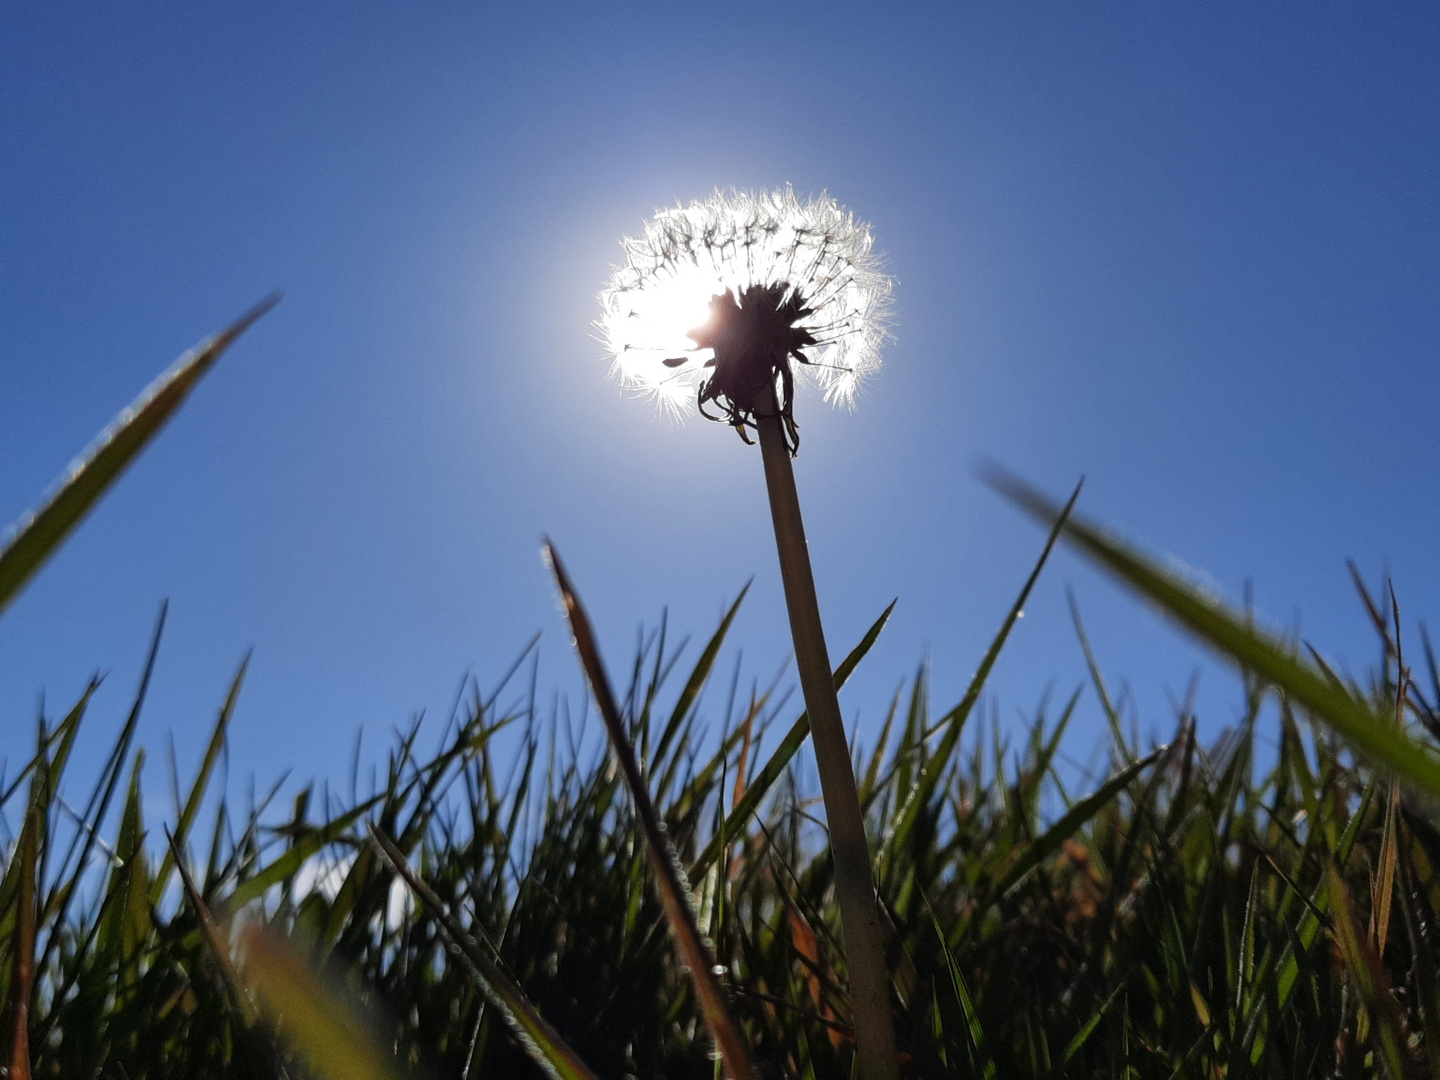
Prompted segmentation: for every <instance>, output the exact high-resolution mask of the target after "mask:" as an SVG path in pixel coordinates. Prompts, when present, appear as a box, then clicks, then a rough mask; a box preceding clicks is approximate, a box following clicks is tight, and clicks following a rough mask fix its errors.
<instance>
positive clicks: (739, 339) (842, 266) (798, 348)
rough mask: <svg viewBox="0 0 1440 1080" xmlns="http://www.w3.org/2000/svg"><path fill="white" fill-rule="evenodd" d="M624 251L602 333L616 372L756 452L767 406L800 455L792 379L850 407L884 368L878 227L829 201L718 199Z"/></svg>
mask: <svg viewBox="0 0 1440 1080" xmlns="http://www.w3.org/2000/svg"><path fill="white" fill-rule="evenodd" d="M622 246H623V247H624V249H625V264H624V265H623V266H619V267H616V268H615V271H614V273H613V274H612V275H611V278H610V283H609V284H608V285H607V286H606V288H605V290H604V291H603V292H602V293H601V294H600V304H601V311H602V314H601V317H600V319H599V321H598V323H597V326H598V327H599V329H600V331H601V333H602V335H603V338H604V341H605V345H606V348H607V350H608V352H609V353H610V355H611V357H612V364H611V374H612V375H613V376H615V377H616V378H617V379H619V381H620V383H621V385H622V386H624V387H626V388H627V389H631V390H635V391H638V392H640V393H642V394H644V395H646V396H649V397H653V398H655V399H656V400H657V401H659V402H660V403H661V404H662V405H663V406H664V407H666V408H668V409H670V410H671V411H672V412H674V413H676V414H680V413H683V412H686V411H688V410H689V409H690V408H692V407H698V408H699V411H700V412H701V413H702V414H703V415H705V416H706V417H708V418H710V419H712V420H718V421H721V422H723V423H727V424H729V425H731V426H732V427H734V428H735V429H736V431H738V432H739V433H740V436H741V437H742V438H744V439H745V441H746V442H749V441H750V439H749V436H748V434H747V433H746V431H747V429H751V430H753V429H755V428H756V409H757V408H759V409H761V410H762V411H763V410H768V408H769V406H767V405H766V404H765V402H766V401H767V398H768V394H773V395H774V399H775V408H777V409H778V413H779V415H780V416H781V417H782V418H783V420H784V428H785V435H786V443H787V446H788V447H789V449H790V450H791V452H792V453H793V452H794V450H795V449H796V447H797V445H798V441H799V440H798V432H797V430H796V424H795V420H794V414H793V411H792V410H793V397H794V384H795V381H796V378H797V376H798V377H799V378H801V379H802V380H805V381H808V382H810V383H812V384H813V385H814V386H815V387H816V388H818V389H819V390H820V391H821V393H822V394H823V395H824V397H825V399H826V400H827V401H831V402H834V403H836V404H840V405H845V406H849V405H850V404H852V403H853V401H854V397H855V391H856V389H857V388H858V387H859V385H860V383H861V381H862V380H863V379H864V378H865V376H866V375H868V374H869V373H870V372H872V371H874V370H875V368H877V367H878V366H879V364H880V346H881V344H882V343H883V342H884V340H885V335H886V317H887V312H888V304H889V297H890V287H891V282H890V278H889V277H888V276H887V275H886V274H885V273H884V271H883V269H882V268H881V262H880V258H879V256H878V255H876V254H875V251H874V240H873V238H872V236H871V234H870V227H869V226H868V225H866V224H864V223H863V222H858V221H856V220H855V215H854V214H852V213H850V212H849V211H848V210H845V209H844V208H842V207H841V206H840V205H839V204H838V203H837V202H836V201H835V200H834V199H832V198H830V197H829V196H828V195H824V194H822V195H820V196H819V197H817V198H813V199H809V200H807V201H805V202H801V201H800V200H799V199H798V198H797V197H796V196H795V193H794V191H793V190H791V189H790V188H789V187H786V188H785V189H784V190H781V191H768V192H760V193H757V194H751V193H748V192H738V191H731V192H728V193H727V192H720V191H717V192H716V193H715V194H714V195H712V196H711V197H709V198H708V199H701V200H698V201H696V202H693V203H691V204H689V205H688V206H680V207H675V208H673V209H670V210H662V211H660V212H659V213H657V214H656V215H655V216H654V217H652V218H651V219H650V220H649V221H648V222H646V223H645V229H644V232H643V233H642V234H641V235H640V236H639V237H627V238H626V239H625V240H624V241H622ZM712 409H713V410H715V411H711V410H712Z"/></svg>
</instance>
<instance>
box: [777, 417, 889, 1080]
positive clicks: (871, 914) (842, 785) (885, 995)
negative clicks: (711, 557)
mask: <svg viewBox="0 0 1440 1080" xmlns="http://www.w3.org/2000/svg"><path fill="white" fill-rule="evenodd" d="M755 415H756V418H757V427H758V428H759V432H760V451H761V456H762V457H763V459H764V462H765V486H766V488H767V489H768V490H769V493H770V516H771V518H772V519H773V521H774V525H775V546H776V547H777V548H778V549H779V552H780V578H781V580H782V581H783V582H784V586H785V606H786V608H787V609H788V611H789V614H790V634H791V638H792V640H793V641H794V644H795V666H796V667H797V668H798V669H799V672H800V689H801V691H802V693H803V694H804V696H805V709H806V711H807V712H808V713H809V714H810V738H811V741H812V742H813V743H814V746H815V760H816V763H817V764H818V766H819V770H820V792H821V795H822V796H823V798H824V800H825V820H826V823H827V825H828V827H829V830H830V852H831V856H832V857H833V858H834V860H835V895H836V899H837V900H838V901H839V904H840V922H841V926H842V929H843V931H844V936H845V959H846V964H847V966H848V968H849V972H850V1001H851V1010H852V1012H853V1014H854V1016H853V1024H854V1028H855V1051H856V1065H857V1070H856V1075H857V1076H858V1077H859V1080H896V1078H898V1076H899V1064H898V1059H897V1057H896V1053H895V1029H894V1025H893V1022H892V1019H891V1015H890V976H889V972H888V971H887V970H886V967H885V945H884V939H883V937H882V935H881V928H880V914H879V908H878V903H879V901H878V899H877V897H876V895H875V881H874V878H873V877H872V876H871V872H870V850H869V846H868V845H867V843H866V841H865V818H864V814H863V813H862V811H861V809H860V796H859V792H858V791H857V790H856V786H855V772H854V770H853V768H852V767H851V764H850V749H849V745H848V744H847V742H846V739H845V724H844V721H843V720H842V719H841V716H840V700H839V698H838V697H837V696H836V694H835V683H834V681H833V678H832V676H831V674H830V656H829V653H828V651H827V650H826V648H825V632H824V630H823V628H822V627H821V625H820V603H819V600H818V599H817V598H816V595H815V577H814V574H813V573H812V571H811V569H810V552H809V549H808V548H807V547H806V544H805V523H804V521H803V520H802V519H801V516H800V498H799V495H798V493H797V492H796V490H795V470H794V468H793V467H792V465H791V461H790V450H789V447H788V446H787V445H786V441H785V433H784V430H783V428H782V426H781V419H780V416H779V415H778V410H777V408H776V405H775V398H774V394H773V391H772V392H770V393H768V394H765V395H763V397H762V399H761V400H758V401H757V402H756V409H755Z"/></svg>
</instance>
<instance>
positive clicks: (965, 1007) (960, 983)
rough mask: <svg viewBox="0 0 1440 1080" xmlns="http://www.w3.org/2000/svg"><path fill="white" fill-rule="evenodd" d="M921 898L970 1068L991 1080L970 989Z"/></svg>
mask: <svg viewBox="0 0 1440 1080" xmlns="http://www.w3.org/2000/svg"><path fill="white" fill-rule="evenodd" d="M920 896H921V898H922V899H923V900H924V901H925V909H926V910H927V911H928V912H929V913H930V921H931V923H932V924H933V925H934V927H935V936H936V938H937V939H939V942H940V950H941V953H942V954H943V955H944V957H945V967H946V970H947V971H949V973H950V985H951V987H952V988H953V989H954V991H955V1000H956V1002H957V1003H958V1004H959V1006H960V1015H961V1017H962V1018H963V1019H964V1021H965V1039H966V1044H967V1049H968V1050H969V1052H970V1055H971V1064H972V1067H973V1069H974V1071H976V1072H978V1073H979V1074H980V1076H982V1077H983V1078H984V1080H994V1077H995V1059H994V1058H993V1057H992V1056H991V1054H990V1048H989V1047H988V1046H987V1045H986V1043H985V1030H984V1028H982V1027H981V1026H980V1017H979V1014H978V1013H977V1012H976V1010H975V1001H974V999H973V998H972V997H971V996H970V987H969V985H968V984H967V983H966V982H965V975H964V973H963V972H962V971H961V970H960V964H959V962H958V961H957V960H956V959H955V954H954V953H953V952H951V951H950V944H949V942H947V941H946V940H945V927H944V926H942V925H941V924H940V919H939V916H937V915H936V914H935V909H934V907H932V906H931V904H930V898H929V897H928V896H926V895H925V893H924V891H923V890H922V891H921V893H920Z"/></svg>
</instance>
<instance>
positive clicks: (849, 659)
mask: <svg viewBox="0 0 1440 1080" xmlns="http://www.w3.org/2000/svg"><path fill="white" fill-rule="evenodd" d="M897 602H898V601H895V600H891V601H890V605H889V606H888V607H887V608H886V609H885V610H884V611H882V612H881V613H880V617H879V618H878V619H876V620H875V621H874V622H873V623H872V624H871V625H870V629H869V630H867V631H865V636H864V637H863V638H861V639H860V643H859V644H858V645H856V646H855V648H853V649H851V650H850V652H849V653H848V654H847V655H846V657H845V659H844V660H843V661H842V662H841V663H840V666H839V667H837V668H836V669H835V689H836V690H839V689H840V688H841V687H842V686H844V685H845V682H846V680H847V679H849V678H850V676H851V674H852V673H853V672H854V671H855V669H856V668H857V667H858V666H859V665H860V661H861V660H863V659H865V654H866V653H868V652H869V651H870V648H871V646H873V645H874V644H875V641H876V639H877V638H879V637H880V631H882V630H884V629H885V624H886V623H887V622H889V621H890V613H891V612H892V611H894V610H895V605H896V603H897ZM809 734H810V714H809V713H801V714H800V718H799V719H798V720H796V721H795V723H794V724H792V725H791V727H790V730H789V731H787V732H786V733H785V738H783V739H781V740H780V745H779V746H777V747H776V748H775V750H774V752H773V753H772V754H771V755H770V757H769V758H767V759H766V761H765V764H764V765H763V766H761V768H760V769H759V770H757V771H756V773H755V777H754V779H752V780H751V781H750V783H749V786H747V787H746V788H745V794H744V795H742V796H740V799H739V800H738V801H737V802H736V803H735V805H734V807H732V808H731V810H730V813H729V815H727V816H726V818H725V832H724V835H726V836H729V837H732V838H733V837H737V836H739V835H741V833H742V832H743V831H744V830H745V828H746V826H747V824H748V823H749V821H750V818H751V816H752V815H753V814H754V813H755V811H756V810H758V809H759V808H760V803H761V802H762V801H763V800H764V798H765V796H766V795H767V794H769V792H770V788H771V786H772V785H773V784H774V783H775V781H776V780H778V779H780V777H781V776H782V775H783V774H784V772H785V766H786V765H788V764H790V759H791V758H793V757H794V756H795V755H796V754H797V753H799V751H800V747H801V746H803V745H804V744H805V738H806V736H808V735H809ZM719 855H720V834H719V833H717V834H716V835H714V836H712V837H711V838H710V842H709V843H708V844H706V845H705V849H704V850H703V851H701V852H700V854H699V856H697V857H696V859H695V862H694V863H693V864H692V865H691V867H690V873H691V875H692V876H694V877H696V878H699V877H700V876H701V875H703V874H704V873H705V872H706V871H707V870H709V869H710V864H711V863H712V862H714V861H715V859H717V858H718V857H719Z"/></svg>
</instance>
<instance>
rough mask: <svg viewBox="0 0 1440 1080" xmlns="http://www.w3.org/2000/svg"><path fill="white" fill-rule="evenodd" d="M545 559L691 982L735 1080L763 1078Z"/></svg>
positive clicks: (592, 655) (565, 596) (619, 724)
mask: <svg viewBox="0 0 1440 1080" xmlns="http://www.w3.org/2000/svg"><path fill="white" fill-rule="evenodd" d="M545 557H546V560H547V562H549V564H550V568H551V570H552V571H553V572H554V574H555V583H556V584H557V585H558V586H559V588H560V598H561V600H562V602H563V603H564V605H565V614H566V616H567V617H568V618H569V620H570V630H571V632H572V633H573V634H574V636H575V650H576V652H578V653H579V654H580V662H581V665H582V666H583V667H584V669H585V674H586V676H587V678H588V679H589V682H590V689H591V692H592V693H593V694H594V696H595V706H596V709H597V710H598V711H599V713H600V716H601V718H602V719H603V720H604V721H605V728H606V730H607V731H608V732H609V734H610V745H611V749H612V750H613V751H614V754H615V758H616V760H617V761H618V762H619V764H620V771H621V773H622V774H623V775H624V777H625V782H626V785H627V786H628V787H629V788H630V796H631V798H632V799H633V801H634V804H635V814H636V817H638V818H639V819H640V824H641V827H642V829H643V830H644V832H645V841H646V845H647V846H648V848H649V851H650V861H651V865H652V866H653V867H654V868H655V879H656V882H657V885H658V889H659V893H660V902H661V904H662V905H663V906H664V908H665V915H666V918H668V919H669V921H670V930H671V933H672V934H673V935H674V937H675V944H676V947H677V950H678V952H679V953H680V957H681V960H682V962H683V963H684V964H685V966H686V967H688V968H689V969H690V979H691V981H692V982H693V983H694V985H695V994H696V997H697V998H698V999H699V1001H700V1009H701V1012H702V1013H703V1014H704V1016H705V1022H706V1024H707V1025H708V1026H709V1028H710V1033H711V1035H713V1036H714V1039H715V1044H716V1046H717V1048H718V1049H719V1051H720V1055H721V1057H722V1058H723V1059H724V1061H725V1065H726V1068H727V1070H728V1071H729V1073H730V1075H731V1076H732V1077H734V1078H736V1080H748V1078H750V1077H755V1076H757V1075H758V1074H756V1072H755V1070H754V1067H753V1066H752V1065H751V1064H750V1050H749V1047H748V1046H747V1045H746V1043H745V1039H744V1037H743V1036H742V1035H741V1034H740V1028H739V1026H738V1025H737V1024H736V1023H735V1020H734V1018H733V1017H731V1015H730V1009H729V1006H727V1005H726V1003H725V996H724V993H723V992H722V991H721V989H720V982H719V980H718V979H717V978H716V976H715V972H714V970H713V968H714V966H715V960H714V958H713V957H712V956H711V955H710V950H709V949H708V948H706V946H705V943H704V942H703V941H702V940H701V939H700V928H699V926H698V925H697V923H696V919H695V911H694V909H693V908H692V907H691V906H690V896H689V889H688V888H687V886H686V884H685V881H684V879H683V877H682V876H681V870H680V864H679V862H678V861H677V860H676V857H675V853H674V851H673V850H672V848H671V847H670V843H669V840H668V839H667V838H666V836H665V832H664V828H663V826H662V825H661V822H660V815H659V814H657V813H656V812H655V807H654V804H652V803H651V801H650V794H649V792H648V791H647V790H646V788H645V778H644V777H643V776H642V775H641V773H640V763H639V762H638V761H637V760H636V759H635V748H634V747H633V746H631V744H630V740H629V738H628V737H627V735H626V733H625V721H624V718H623V717H622V716H621V715H620V708H619V706H618V705H616V703H615V695H614V693H613V692H612V691H611V689H610V680H609V678H608V677H607V676H606V674H605V668H604V666H603V665H602V663H601V661H600V651H599V648H598V647H597V646H596V644H595V635H594V632H593V631H592V630H591V628H590V618H589V616H588V615H586V614H585V609H584V608H583V607H582V606H581V604H580V599H579V597H578V596H576V595H575V589H574V587H573V586H572V585H571V583H570V577H569V575H568V574H566V572H565V564H564V563H562V562H561V561H560V557H559V555H558V554H556V552H555V548H554V547H553V546H552V545H551V544H550V543H549V541H548V540H547V541H546V543H545Z"/></svg>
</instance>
